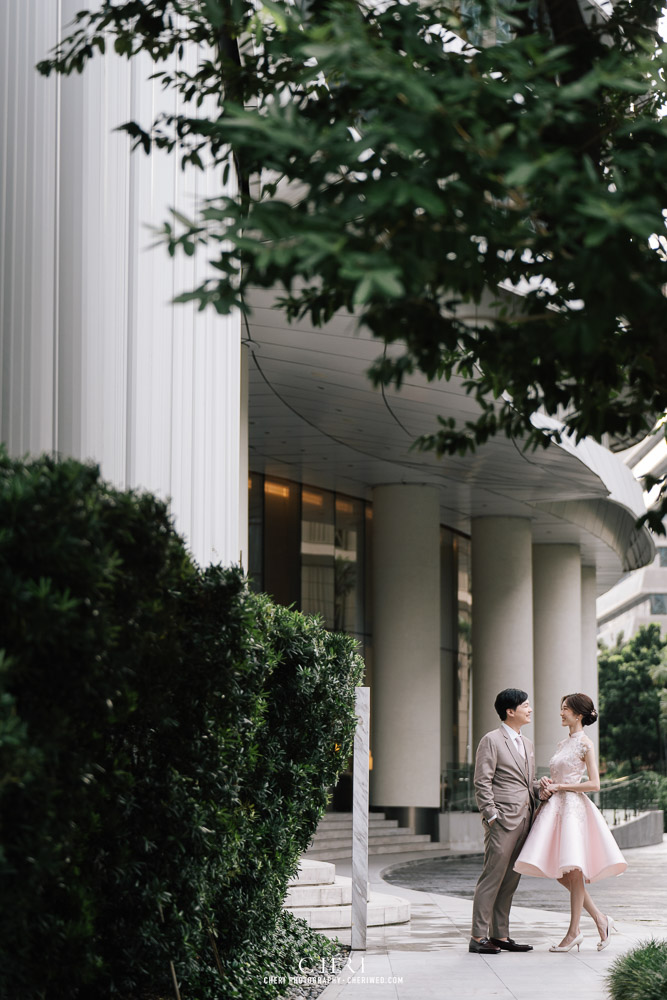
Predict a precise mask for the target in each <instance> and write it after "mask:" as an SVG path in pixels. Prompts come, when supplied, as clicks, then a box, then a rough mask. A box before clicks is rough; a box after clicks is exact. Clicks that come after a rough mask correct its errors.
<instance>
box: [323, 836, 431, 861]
mask: <svg viewBox="0 0 667 1000" xmlns="http://www.w3.org/2000/svg"><path fill="white" fill-rule="evenodd" d="M426 839H427V840H428V843H424V842H420V843H417V844H405V843H404V842H402V841H398V842H395V843H392V844H380V845H378V846H377V847H370V846H369V848H368V854H369V855H371V854H372V855H377V854H412V853H413V852H414V853H415V854H416V853H419V854H437V855H445V854H449V853H450V852H449V851H448V850H447V848H446V847H445V845H444V844H438V843H433V842H432V841H431V840H430V838H428V837H427V838H426ZM310 852H311V848H308V851H306V858H308V855H309V853H310ZM312 856H313V857H317V858H318V859H320V858H321V859H322V860H323V861H349V860H350V858H351V857H352V844H348V845H347V847H345V846H341V847H333V848H330V847H329V848H321V847H318V848H317V849H316V850H315V851H313V852H312Z"/></svg>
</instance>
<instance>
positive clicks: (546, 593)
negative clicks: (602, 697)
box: [533, 545, 581, 767]
mask: <svg viewBox="0 0 667 1000" xmlns="http://www.w3.org/2000/svg"><path fill="white" fill-rule="evenodd" d="M533 607H534V639H535V763H536V765H537V767H546V766H547V765H548V763H549V759H550V758H551V756H552V754H553V752H554V750H555V748H556V744H557V743H558V742H559V740H562V739H563V738H564V736H567V730H566V729H563V727H562V726H561V723H560V715H559V711H560V700H561V698H562V697H563V695H565V694H569V693H570V692H573V691H581V555H580V552H579V546H578V545H534V546H533Z"/></svg>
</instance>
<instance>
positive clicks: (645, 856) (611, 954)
mask: <svg viewBox="0 0 667 1000" xmlns="http://www.w3.org/2000/svg"><path fill="white" fill-rule="evenodd" d="M624 854H625V856H626V858H627V860H628V862H629V866H630V867H629V868H628V872H626V874H625V875H623V876H621V877H620V878H617V879H607V880H606V884H605V883H599V885H595V884H594V885H593V886H592V887H591V894H592V895H593V897H594V898H597V899H599V900H600V902H601V903H602V898H601V897H602V892H601V891H598V890H601V889H602V886H603V885H604V886H605V889H604V894H605V902H607V901H609V902H610V901H611V900H612V899H613V902H614V905H613V907H612V906H611V905H609V906H608V909H609V910H610V911H611V914H612V916H614V918H615V919H616V922H617V924H618V927H619V930H620V934H617V935H613V937H612V943H611V944H610V946H609V947H608V948H606V949H605V951H603V952H598V951H597V950H596V942H597V941H598V935H597V932H596V930H595V927H594V925H593V922H592V921H591V919H590V918H589V917H588V916H587V915H586V914H584V920H583V921H582V930H583V932H584V943H583V945H582V946H581V951H580V952H579V953H577V951H576V949H575V950H574V951H571V952H568V953H567V954H552V953H550V952H549V950H548V949H549V945H550V944H551V943H554V942H555V943H557V942H558V941H559V940H560V939H561V937H562V936H563V934H564V932H565V929H566V927H567V916H566V914H565V913H563V912H556V911H555V910H552V909H542V908H536V907H535V906H534V905H533V906H525V905H521V906H519V905H515V906H514V907H513V909H512V929H511V933H512V936H513V937H515V938H516V939H517V940H520V941H526V942H529V943H530V944H532V945H533V946H534V951H532V952H529V953H528V954H516V955H515V954H510V953H508V952H502V953H501V954H500V955H490V956H481V955H471V954H470V953H469V952H468V940H469V936H470V916H471V911H472V901H471V898H465V897H463V896H454V895H446V894H444V893H442V892H433V891H426V892H424V891H419V890H416V889H413V888H405V887H401V886H399V885H397V883H396V879H397V878H398V877H399V875H398V873H397V871H396V869H397V867H398V866H402V865H403V864H404V863H406V862H410V861H413V862H418V861H419V859H418V857H417V856H416V855H405V856H401V857H384V858H371V859H369V860H370V865H371V869H370V873H369V877H370V881H371V888H372V889H374V890H375V891H377V892H388V893H390V894H392V895H400V896H402V897H404V898H405V899H409V900H410V903H411V906H412V918H411V920H410V922H409V923H408V924H402V925H396V926H393V927H382V928H370V929H369V933H368V942H367V950H366V952H353V954H352V956H351V960H350V965H351V969H350V968H348V969H345V970H344V971H343V973H342V974H341V975H340V976H339V977H338V978H337V980H334V981H332V982H331V983H330V984H329V986H327V988H326V989H325V990H324V992H323V993H322V994H321V995H320V1000H430V998H435V997H437V998H439V1000H468V998H470V1000H492V998H493V1000H496V998H499V1000H568V998H569V997H570V996H572V995H573V994H574V995H576V996H578V997H586V1000H607V998H608V993H607V991H606V989H605V985H604V977H605V975H606V974H607V972H608V970H609V967H610V965H611V964H612V962H613V961H614V959H615V958H617V957H618V956H619V955H621V954H623V953H624V952H626V951H628V950H629V949H630V948H632V947H634V946H635V945H636V944H638V943H639V942H640V941H645V940H647V939H648V938H651V937H656V938H663V939H664V938H667V892H666V891H665V886H666V885H667V837H665V839H664V841H663V843H662V844H661V845H657V846H655V847H645V848H641V849H636V850H631V851H625V852H624ZM421 860H422V861H423V860H424V859H421ZM461 860H463V859H461ZM454 862H455V859H454V857H453V856H452V855H450V856H449V858H448V861H447V864H452V865H453V866H454V867H453V869H452V870H454V869H455V867H456V865H455V864H454ZM429 863H430V864H431V865H433V861H432V859H429ZM410 868H411V869H412V872H413V873H414V869H415V865H414V864H413V865H411V866H410ZM336 870H337V872H338V873H339V874H341V875H349V874H350V871H349V865H347V866H346V865H345V864H342V863H341V864H337V865H336ZM392 870H393V874H392ZM383 873H384V874H385V875H386V874H389V875H390V877H391V878H392V882H391V884H389V883H388V882H387V881H385V880H384V878H383V877H382V876H383ZM457 878H458V876H457ZM411 879H412V880H413V879H414V874H410V875H409V878H408V879H406V880H408V881H409V880H411ZM459 882H460V880H459ZM526 882H530V883H532V885H531V886H530V887H529V889H528V891H529V892H530V893H531V895H532V898H533V899H534V898H537V897H538V895H539V891H540V886H542V885H543V884H545V883H543V882H542V880H541V879H528V878H527V877H526V876H524V878H523V879H522V883H526ZM412 884H414V881H412ZM441 885H442V887H443V888H444V887H445V886H446V881H445V882H442V883H441ZM473 885H474V882H473ZM551 888H552V889H553V887H551ZM558 888H559V887H558ZM471 889H472V886H471V885H470V883H469V882H468V884H467V885H466V886H461V885H460V884H457V891H462V890H465V891H466V892H468V893H469V894H470V895H471ZM561 892H563V893H565V890H561ZM550 898H553V897H550ZM559 908H560V907H559ZM347 933H348V937H347V943H349V932H347ZM338 937H340V938H341V940H343V941H344V940H345V937H344V932H343V933H341V932H338Z"/></svg>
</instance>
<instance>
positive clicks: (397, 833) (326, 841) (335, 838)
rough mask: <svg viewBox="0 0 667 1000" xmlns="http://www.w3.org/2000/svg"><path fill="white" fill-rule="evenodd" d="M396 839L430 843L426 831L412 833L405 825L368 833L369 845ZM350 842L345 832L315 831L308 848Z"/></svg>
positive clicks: (402, 841)
mask: <svg viewBox="0 0 667 1000" xmlns="http://www.w3.org/2000/svg"><path fill="white" fill-rule="evenodd" d="M397 841H400V842H401V843H403V844H424V843H427V844H430V843H431V838H430V837H429V835H428V834H427V833H412V832H411V830H410V829H409V828H407V827H401V828H399V829H397V830H387V831H386V832H385V831H383V832H382V833H369V834H368V844H369V847H371V846H372V847H379V846H381V845H382V844H386V845H390V844H395V843H396V842H397ZM351 843H352V837H351V836H349V834H347V833H343V834H338V833H333V834H329V833H316V834H315V836H314V837H313V840H312V842H311V843H310V845H309V847H308V850H309V851H311V850H317V849H318V848H320V847H321V848H322V849H323V850H328V849H329V848H332V847H343V846H345V845H346V844H350V845H351ZM350 849H351V847H350Z"/></svg>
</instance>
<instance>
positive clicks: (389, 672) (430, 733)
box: [372, 485, 440, 832]
mask: <svg viewBox="0 0 667 1000" xmlns="http://www.w3.org/2000/svg"><path fill="white" fill-rule="evenodd" d="M439 520H440V516H439V504H438V493H437V490H436V489H435V488H434V487H431V486H406V485H390V486H379V487H377V488H376V489H375V490H374V491H373V590H374V595H373V646H374V664H373V683H374V691H373V772H372V802H373V805H375V806H381V807H382V808H383V809H387V810H388V811H390V812H391V814H392V815H394V816H396V817H397V818H399V819H400V820H401V821H402V822H409V823H411V824H414V825H415V826H416V827H417V829H419V830H420V831H421V830H424V831H426V832H428V831H429V826H430V825H431V824H432V823H433V822H434V820H435V819H437V816H436V815H435V813H436V811H437V808H438V804H439V791H440V529H439ZM390 807H393V809H391V808H390Z"/></svg>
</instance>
